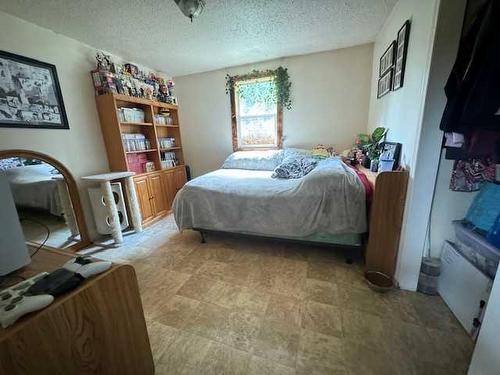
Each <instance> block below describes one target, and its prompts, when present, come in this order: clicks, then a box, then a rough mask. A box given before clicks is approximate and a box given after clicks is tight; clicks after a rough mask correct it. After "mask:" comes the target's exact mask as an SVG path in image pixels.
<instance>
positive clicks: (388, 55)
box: [379, 40, 396, 77]
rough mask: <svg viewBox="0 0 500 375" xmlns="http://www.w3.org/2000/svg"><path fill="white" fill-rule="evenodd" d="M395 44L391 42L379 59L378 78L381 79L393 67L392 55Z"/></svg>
mask: <svg viewBox="0 0 500 375" xmlns="http://www.w3.org/2000/svg"><path fill="white" fill-rule="evenodd" d="M395 48H396V42H395V41H394V40H393V41H392V43H391V44H390V45H389V47H387V49H386V50H385V52H384V53H383V54H382V56H381V57H380V63H379V77H383V76H384V75H385V74H386V73H387V72H388V71H389V70H390V69H392V68H393V66H394V55H395Z"/></svg>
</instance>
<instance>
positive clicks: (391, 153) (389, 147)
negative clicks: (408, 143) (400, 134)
mask: <svg viewBox="0 0 500 375" xmlns="http://www.w3.org/2000/svg"><path fill="white" fill-rule="evenodd" d="M384 153H385V155H386V157H387V158H388V159H389V160H394V165H393V167H392V169H393V170H396V169H398V167H399V158H400V155H401V143H397V142H382V144H381V146H380V154H384Z"/></svg>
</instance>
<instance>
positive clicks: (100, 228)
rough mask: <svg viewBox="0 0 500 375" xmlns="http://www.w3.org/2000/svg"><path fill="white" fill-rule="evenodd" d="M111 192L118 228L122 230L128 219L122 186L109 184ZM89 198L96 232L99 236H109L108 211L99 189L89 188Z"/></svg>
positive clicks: (109, 221)
mask: <svg viewBox="0 0 500 375" xmlns="http://www.w3.org/2000/svg"><path fill="white" fill-rule="evenodd" d="M111 190H112V191H113V197H114V199H115V203H116V208H117V210H118V217H119V218H120V226H121V229H122V230H124V229H126V228H127V227H128V217H127V209H126V208H125V201H124V198H123V191H122V185H121V184H120V183H119V182H113V183H112V184H111ZM89 196H90V203H91V206H92V212H93V213H94V220H95V224H96V227H97V232H98V233H100V234H111V224H110V223H111V220H110V217H109V215H108V209H107V207H106V202H105V201H104V196H103V195H102V192H101V189H100V188H89Z"/></svg>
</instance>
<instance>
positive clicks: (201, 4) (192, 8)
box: [174, 0, 205, 22]
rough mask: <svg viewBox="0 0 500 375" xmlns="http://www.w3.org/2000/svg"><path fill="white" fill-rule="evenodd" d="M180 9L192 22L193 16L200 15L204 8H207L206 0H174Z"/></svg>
mask: <svg viewBox="0 0 500 375" xmlns="http://www.w3.org/2000/svg"><path fill="white" fill-rule="evenodd" d="M174 1H175V3H176V4H177V6H178V7H179V9H180V10H181V11H182V13H184V15H185V16H186V17H189V19H190V20H191V22H193V18H196V17H198V16H199V15H200V14H201V12H202V11H203V8H205V0H174Z"/></svg>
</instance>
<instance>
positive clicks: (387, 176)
mask: <svg viewBox="0 0 500 375" xmlns="http://www.w3.org/2000/svg"><path fill="white" fill-rule="evenodd" d="M356 167H357V168H358V169H359V170H360V171H361V172H363V173H364V174H365V175H366V176H367V178H368V180H369V181H370V183H371V184H372V185H373V188H374V192H373V200H372V204H371V210H370V217H369V223H370V226H369V233H368V245H367V247H366V254H365V262H366V265H365V266H366V270H367V271H378V272H383V273H384V274H386V275H388V276H390V277H391V278H392V277H394V271H395V269H396V261H397V256H398V248H399V238H400V236H401V226H402V223H403V214H404V209H405V201H406V188H407V185H408V175H409V174H408V171H406V170H402V171H389V172H380V173H377V172H372V171H370V170H369V169H366V168H364V167H362V166H356Z"/></svg>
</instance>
